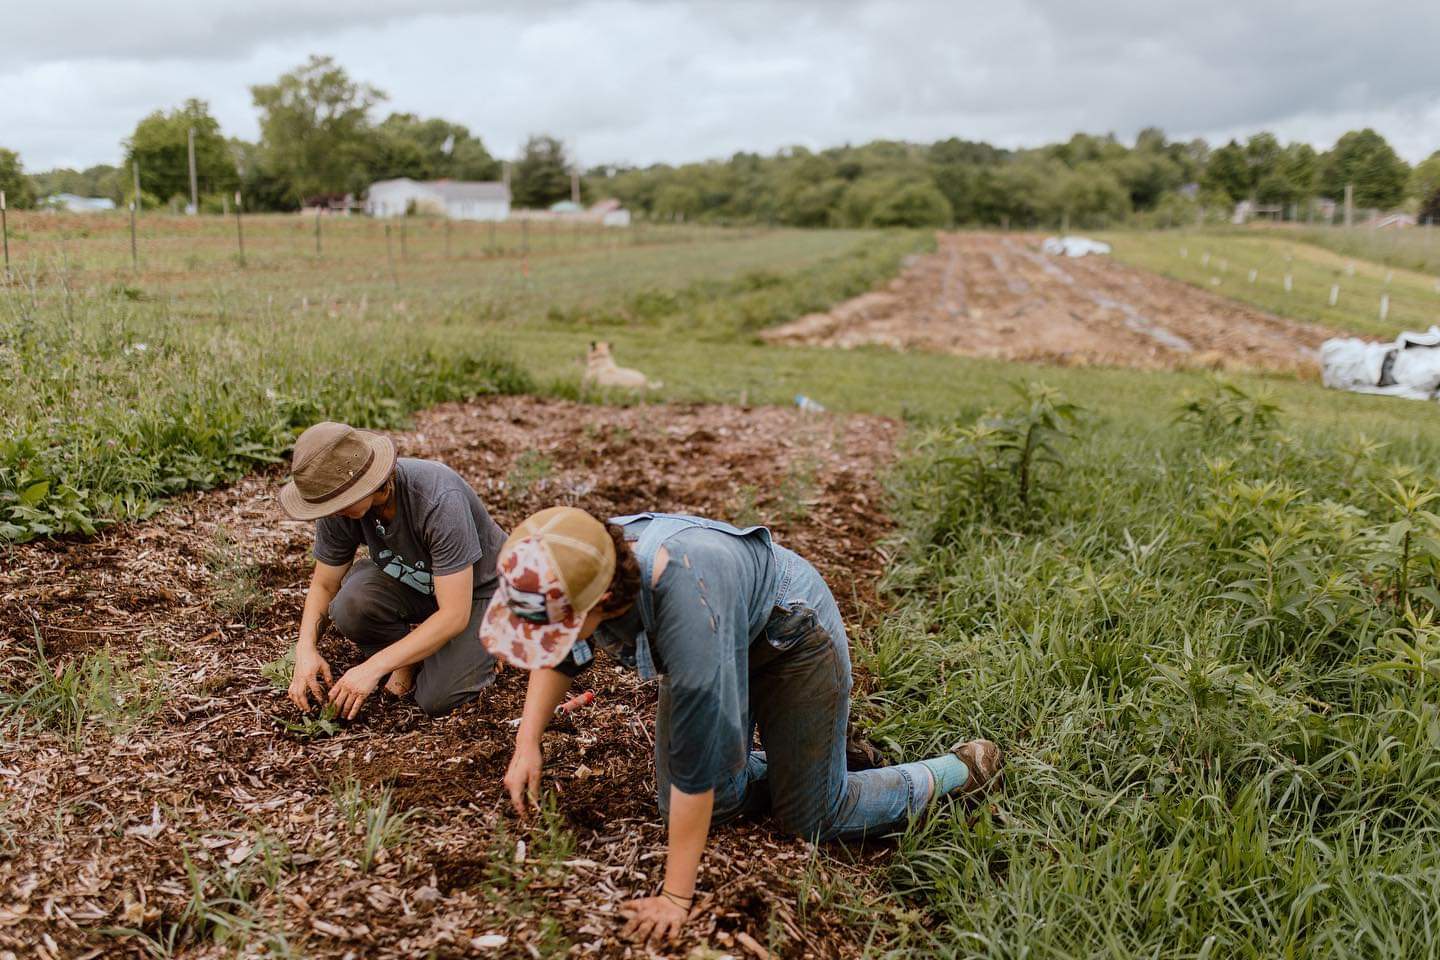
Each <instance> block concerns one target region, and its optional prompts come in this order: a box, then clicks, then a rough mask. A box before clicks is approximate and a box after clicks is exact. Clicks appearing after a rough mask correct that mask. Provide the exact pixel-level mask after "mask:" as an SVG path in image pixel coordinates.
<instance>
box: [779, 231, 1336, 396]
mask: <svg viewBox="0 0 1440 960" xmlns="http://www.w3.org/2000/svg"><path fill="white" fill-rule="evenodd" d="M1042 239H1043V237H1042V236H1040V235H1025V234H985V233H956V234H941V235H939V238H938V242H939V247H938V249H937V250H936V252H935V253H933V254H928V255H925V256H922V257H919V258H917V259H916V260H915V261H914V262H913V263H912V264H911V265H910V266H909V267H907V268H906V269H905V270H904V271H903V272H902V273H901V274H900V276H898V277H896V278H895V279H894V280H892V281H891V282H890V284H889V285H888V286H887V287H886V288H885V289H883V290H878V291H874V292H871V293H867V294H863V295H862V296H859V297H856V298H855V299H853V300H849V301H847V302H845V303H843V304H841V305H840V306H838V307H836V308H834V309H833V310H831V311H830V312H828V313H815V314H809V315H807V316H804V317H801V318H799V319H798V320H795V321H792V322H791V323H787V324H784V325H782V326H779V327H775V328H772V329H770V330H767V331H765V332H764V333H762V334H761V336H762V337H763V338H764V339H765V340H767V341H769V342H771V343H804V344H818V345H823V346H832V347H842V348H851V347H859V346H875V345H878V346H886V347H892V348H894V349H896V350H911V349H924V350H937V351H942V352H946V353H955V354H962V355H966V356H977V357H994V358H997V359H1002V360H1021V361H1031V362H1038V363H1053V364H1061V365H1073V366H1118V367H1138V368H1143V369H1178V368H1185V367H1204V368H1210V369H1247V370H1278V371H1290V372H1297V373H1306V374H1309V375H1312V376H1313V375H1314V370H1315V365H1316V357H1317V353H1316V351H1317V349H1318V347H1319V345H1320V344H1321V342H1323V341H1324V340H1325V339H1327V338H1328V337H1331V336H1335V335H1336V333H1335V332H1333V331H1329V330H1326V329H1324V328H1322V327H1319V326H1316V325H1314V324H1304V323H1299V322H1296V321H1293V320H1287V319H1284V318H1282V317H1277V316H1274V315H1273V314H1269V313H1265V312H1264V311H1261V310H1257V309H1255V308H1253V307H1249V306H1246V305H1244V304H1241V303H1238V302H1236V301H1233V300H1228V299H1226V298H1224V297H1221V296H1217V295H1215V294H1212V293H1210V292H1208V291H1205V290H1201V289H1198V288H1196V287H1192V286H1189V285H1188V284H1184V283H1181V282H1179V281H1178V280H1171V279H1168V278H1166V277H1161V276H1158V275H1156V274H1152V273H1149V272H1147V271H1144V270H1139V269H1136V268H1134V267H1129V266H1125V265H1124V264H1121V263H1118V262H1116V261H1115V260H1113V259H1111V258H1110V257H1107V256H1103V255H1102V256H1088V257H1083V258H1075V259H1071V258H1068V257H1063V256H1060V257H1056V256H1050V255H1047V254H1045V253H1043V252H1042V251H1041V249H1040V242H1041V240H1042Z"/></svg>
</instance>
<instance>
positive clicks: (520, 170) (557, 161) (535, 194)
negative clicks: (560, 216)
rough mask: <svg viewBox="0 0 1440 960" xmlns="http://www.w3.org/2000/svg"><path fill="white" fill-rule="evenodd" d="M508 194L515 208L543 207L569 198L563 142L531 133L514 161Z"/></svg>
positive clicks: (567, 162) (568, 162) (567, 171)
mask: <svg viewBox="0 0 1440 960" xmlns="http://www.w3.org/2000/svg"><path fill="white" fill-rule="evenodd" d="M510 195H511V197H512V199H513V200H514V202H515V206H517V207H529V208H532V209H543V208H545V207H548V206H550V204H552V203H554V202H556V201H557V200H568V199H569V198H570V161H569V160H568V159H567V158H566V156H565V145H564V144H563V143H561V142H560V141H559V140H557V139H556V138H554V137H551V136H547V135H545V134H536V135H532V136H531V137H530V139H528V140H526V141H525V150H524V152H523V153H521V155H520V160H519V162H518V163H516V164H515V175H514V176H513V177H512V178H511V182H510Z"/></svg>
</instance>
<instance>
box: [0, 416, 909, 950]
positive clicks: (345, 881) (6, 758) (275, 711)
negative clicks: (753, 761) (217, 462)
mask: <svg viewBox="0 0 1440 960" xmlns="http://www.w3.org/2000/svg"><path fill="white" fill-rule="evenodd" d="M898 433H899V428H898V426H897V425H896V424H895V423H893V422H891V421H887V420H883V419H879V418H873V417H849V418H843V419H842V418H832V417H828V416H821V417H815V416H807V415H804V414H801V413H799V412H796V411H791V410H781V409H772V408H764V409H739V408H729V407H699V406H695V407H678V406H636V407H630V408H607V407H591V406H582V405H578V404H573V403H564V402H558V401H546V400H537V399H531V398H499V399H494V400H487V401H483V402H477V403H473V404H465V405H448V406H444V407H440V408H437V409H435V410H432V411H430V412H428V413H426V414H423V415H421V416H420V417H419V418H418V419H417V424H416V429H415V430H414V431H413V432H411V433H408V434H404V435H399V436H397V437H396V440H397V443H398V446H399V448H400V450H401V453H402V455H407V456H419V457H433V458H435V459H439V460H442V461H444V462H446V463H448V464H450V465H451V466H453V467H454V468H455V469H456V470H458V471H459V472H460V473H461V474H462V475H463V476H465V477H466V478H467V479H468V480H469V481H470V482H471V483H472V484H473V485H474V486H475V488H476V490H477V491H478V492H479V493H480V495H481V498H482V499H483V500H485V502H486V504H487V505H488V506H489V508H490V509H491V511H492V512H493V513H494V515H495V516H496V518H497V520H498V521H499V522H500V523H501V525H502V526H504V527H506V528H509V527H511V526H513V525H514V524H515V523H517V522H518V521H519V520H520V519H522V518H523V517H524V516H525V515H526V514H528V513H530V512H531V511H533V510H536V509H539V508H541V507H543V506H549V505H553V504H555V503H572V504H576V505H578V506H582V507H584V508H586V509H589V510H591V511H592V512H594V513H596V514H597V515H602V516H603V515H609V514H618V513H629V512H635V511H639V510H644V509H664V510H668V511H676V512H696V513H701V514H707V515H711V516H718V517H725V518H731V519H735V520H737V521H757V520H760V521H764V522H766V523H768V524H769V525H770V526H771V527H772V529H773V530H774V531H775V534H776V538H777V540H779V541H780V542H782V543H784V544H786V545H787V546H790V547H792V548H794V549H796V550H797V551H798V552H800V553H801V554H802V555H805V556H807V557H809V558H811V559H812V560H813V561H814V562H815V563H816V565H817V566H818V567H819V568H820V569H821V571H822V573H824V575H825V576H826V578H827V580H828V581H829V582H830V583H831V584H832V586H833V587H834V588H835V593H836V595H837V598H838V599H839V601H840V604H841V607H842V609H843V611H844V613H845V616H846V618H847V621H848V622H850V623H852V624H855V625H856V626H857V627H858V626H859V625H860V623H861V621H862V620H863V619H864V617H865V615H866V610H867V609H868V606H869V604H870V603H871V602H872V601H873V598H874V584H875V582H876V579H877V577H878V575H879V573H880V571H881V567H882V563H883V558H882V557H881V555H880V553H879V551H878V549H877V543H878V542H879V540H880V539H881V538H883V537H884V536H885V535H886V534H887V533H888V531H889V529H890V521H889V519H888V517H887V516H886V515H885V512H884V506H883V503H884V499H883V498H884V495H883V491H882V488H881V485H880V481H879V478H878V474H879V473H880V472H881V471H883V469H884V468H885V466H886V465H887V463H888V462H889V459H890V457H891V456H892V450H893V444H894V442H895V439H896V437H897V436H898ZM279 478H280V474H279V472H278V471H277V472H273V473H271V474H268V475H264V476H257V477H253V478H250V479H248V480H246V481H243V482H241V483H239V484H237V485H235V486H234V487H231V488H228V489H225V490H219V491H213V492H210V493H205V494H199V495H193V496H188V497H185V498H181V499H180V500H178V501H176V502H175V503H174V504H172V505H171V506H169V507H168V508H167V509H166V510H164V511H163V512H162V513H160V514H159V515H157V516H156V517H155V518H154V519H152V520H151V521H148V522H145V523H139V524H132V525H127V526H123V527H119V528H116V529H112V530H110V531H107V532H105V533H104V534H103V535H101V536H99V537H97V538H95V539H93V540H90V541H86V542H75V541H71V542H46V543H37V544H31V545H27V546H25V547H22V548H17V549H14V550H12V551H10V552H9V553H8V554H7V555H6V556H5V558H4V564H3V569H0V609H3V611H4V616H3V617H0V647H3V650H4V655H5V659H4V663H3V665H0V685H3V686H4V687H6V688H8V689H11V690H17V689H21V688H23V687H24V686H25V685H27V684H28V683H30V682H32V681H33V677H30V676H29V675H28V674H27V672H26V671H27V669H28V668H27V667H26V665H25V663H24V658H25V657H26V656H27V655H28V654H29V653H30V652H31V651H33V650H34V649H35V647H36V643H37V639H38V640H39V641H40V642H43V644H44V645H45V649H46V652H47V654H48V655H49V656H50V658H51V664H52V666H54V667H55V668H56V669H61V668H64V667H66V666H71V667H73V666H75V665H77V664H80V663H81V662H82V659H83V658H84V657H85V656H86V655H94V654H98V653H99V652H100V651H102V650H104V651H108V654H109V656H110V657H111V658H112V659H113V661H114V663H115V664H116V673H117V676H120V677H125V676H130V675H132V674H138V675H142V676H144V677H145V678H146V679H143V680H142V681H141V682H140V683H139V685H138V686H136V687H134V688H133V689H131V688H130V687H129V686H128V685H127V684H125V683H124V682H123V680H122V681H120V682H117V683H116V685H115V688H114V689H115V690H116V691H117V692H119V693H121V694H122V695H123V696H128V698H129V699H128V701H127V703H128V706H129V707H131V708H135V710H136V716H135V719H134V720H133V722H131V723H128V724H127V723H120V724H118V725H116V726H113V727H112V728H109V729H105V728H102V727H99V726H97V725H96V724H94V723H92V724H89V725H87V726H85V727H84V728H82V729H81V730H80V731H79V733H78V734H75V735H73V736H67V735H66V734H65V733H64V732H62V731H56V730H53V729H52V730H35V729H32V730H28V731H25V732H23V733H22V732H20V731H19V730H18V728H13V727H12V728H11V732H10V733H9V735H7V736H6V737H5V739H4V741H3V743H0V784H3V791H4V792H3V801H0V948H3V949H0V956H3V955H4V953H3V950H6V949H8V950H10V951H14V952H16V953H18V954H19V955H23V956H28V955H31V951H35V952H36V953H37V954H38V955H40V956H50V957H62V956H63V957H79V956H94V957H98V956H137V957H138V956H147V955H151V954H150V953H148V952H147V951H146V950H145V948H144V947H143V946H142V943H141V939H142V936H143V937H148V938H151V939H152V940H154V941H156V942H157V943H158V942H163V941H164V940H165V937H166V935H167V931H169V930H171V929H173V928H174V926H175V925H176V924H183V925H184V927H183V929H185V930H186V931H188V932H187V933H186V934H185V935H184V936H182V937H181V939H180V940H179V941H178V942H177V943H176V944H175V945H174V955H176V956H188V957H209V956H229V955H232V952H233V951H232V947H233V946H234V945H235V944H240V943H244V944H247V945H248V946H247V947H246V948H245V949H246V951H247V952H248V954H250V955H261V954H265V951H269V953H268V954H265V955H284V954H283V950H282V948H283V949H288V950H289V951H291V953H292V954H294V955H304V956H314V957H413V956H436V957H459V956H472V955H485V956H492V955H493V956H541V955H550V954H553V953H554V952H555V951H556V950H557V949H560V948H561V947H563V945H564V944H566V943H568V944H570V945H571V946H570V950H571V952H572V953H575V954H588V955H604V956H622V955H643V954H644V953H645V952H646V951H645V950H643V949H637V948H633V947H630V946H628V945H626V944H623V943H621V942H620V941H619V940H618V932H619V928H620V923H619V921H618V918H617V914H616V909H617V907H618V905H619V904H620V903H621V902H623V901H624V900H625V899H628V898H629V897H632V896H635V895H639V894H643V893H648V892H651V891H652V890H653V888H654V886H655V884H656V883H657V882H658V880H659V878H660V876H661V869H662V866H663V857H664V837H663V834H662V831H661V828H660V826H659V824H658V822H657V820H656V814H655V808H654V780H653V772H652V762H651V752H652V749H653V731H652V726H651V720H652V717H653V708H654V690H653V689H652V688H651V687H649V686H646V685H642V684H640V683H638V682H637V681H636V680H635V679H634V677H633V676H632V675H630V674H627V673H623V672H621V671H619V670H617V669H614V668H613V667H611V666H609V665H608V664H602V665H601V666H599V667H597V669H595V670H592V671H591V672H590V673H589V674H587V675H586V676H585V677H584V678H583V681H582V682H583V684H584V685H585V686H587V687H589V688H591V689H594V690H595V691H596V692H597V694H598V699H597V702H596V703H595V704H594V705H593V706H591V707H589V708H586V709H585V710H584V711H583V712H580V713H578V714H576V715H574V716H572V717H567V718H564V719H562V720H558V721H557V722H556V724H555V727H554V732H553V733H552V734H551V735H550V736H549V737H548V738H547V744H546V749H547V782H548V783H549V785H550V787H551V792H550V795H551V798H552V805H553V808H552V811H551V812H550V813H549V814H548V815H547V817H545V818H542V819H540V820H537V821H535V822H532V823H530V824H520V823H518V822H516V821H515V820H514V818H513V817H512V816H510V815H509V814H508V813H507V812H506V802H505V800H504V798H503V796H502V793H503V788H502V786H501V783H500V778H501V776H502V775H503V772H504V769H505V766H506V764H507V763H508V761H509V755H510V748H511V745H512V743H513V738H514V727H513V726H512V724H511V721H512V720H514V719H515V718H517V717H518V716H519V714H520V706H521V703H522V701H523V696H524V682H525V681H524V677H523V676H522V675H521V674H520V673H519V672H517V671H514V670H506V671H502V674H501V677H500V679H499V681H498V682H497V684H496V686H495V687H494V688H492V689H491V690H490V691H488V692H487V694H486V696H484V697H483V698H482V699H481V700H480V701H478V702H476V703H473V704H470V705H468V706H467V707H465V708H462V709H461V710H459V711H457V712H456V713H455V714H454V715H452V716H450V717H447V718H444V719H440V720H432V719H428V718H426V717H424V716H423V715H422V714H421V713H420V712H419V711H418V710H417V709H416V708H415V707H414V705H413V703H411V702H409V701H408V700H406V701H397V700H395V699H394V698H391V697H389V696H388V695H384V694H377V696H376V698H374V699H372V701H371V702H370V703H369V704H367V706H366V710H365V712H364V713H363V714H362V716H361V717H360V718H359V719H358V720H357V721H356V722H355V723H353V724H350V725H348V726H346V727H344V728H343V729H341V731H340V732H339V733H338V734H336V735H334V736H331V737H329V738H325V739H317V740H306V739H305V738H304V737H303V736H301V735H299V734H297V733H296V732H294V731H293V730H292V729H287V727H286V724H287V723H289V724H294V723H296V722H298V721H299V720H300V719H301V718H300V715H299V712H298V711H296V710H295V709H294V708H293V707H292V706H290V705H289V703H288V701H286V700H285V699H284V697H283V696H282V695H281V694H280V693H278V692H277V691H276V690H275V689H274V688H273V687H272V686H271V684H270V683H269V682H268V681H267V680H266V679H265V677H264V675H263V674H262V672H261V667H262V665H263V664H264V663H266V662H267V661H270V660H273V659H275V658H277V657H279V656H281V655H282V654H283V653H285V652H286V651H287V650H288V649H289V647H290V646H291V644H292V643H293V638H294V629H295V626H296V624H297V622H298V617H299V611H300V606H301V603H302V600H303V596H304V590H305V585H306V583H307V582H308V576H309V570H310V566H311V560H310V556H309V549H310V544H311V539H312V534H311V529H310V526H309V525H308V524H299V523H292V522H290V521H287V520H285V519H284V518H283V517H282V516H281V514H280V513H279V510H278V507H277V506H276V505H275V503H274V501H273V495H274V491H275V489H276V485H277V483H278V481H279ZM147 651H148V653H147ZM323 652H324V653H325V655H326V656H327V659H329V661H330V663H331V665H332V667H333V668H335V672H336V675H337V676H338V675H339V672H340V671H343V670H344V669H346V668H347V667H348V666H350V665H352V664H353V663H354V662H355V661H356V660H357V658H358V652H357V651H356V650H355V649H354V647H353V646H352V645H350V644H349V643H348V642H347V641H344V640H343V639H341V638H339V637H337V636H335V635H334V634H333V633H332V634H330V635H327V637H326V638H325V640H324V644H323ZM89 662H90V663H92V664H93V663H95V662H96V661H95V660H94V659H93V656H92V658H91V660H90V661H89ZM126 691H128V693H127V692H126ZM152 698H153V699H154V700H156V701H158V706H157V707H155V708H154V709H151V710H148V711H147V710H145V709H143V708H142V707H143V704H144V703H145V702H146V701H148V700H151V699H152ZM125 708H126V704H122V705H121V710H122V711H123V709H125ZM82 712H84V709H83V708H82ZM110 712H111V713H114V712H115V711H110ZM347 779H352V780H353V781H355V782H357V783H358V784H359V785H360V786H361V787H362V788H363V789H365V790H367V791H369V792H370V793H371V796H372V797H373V796H374V795H375V791H377V790H378V788H379V787H381V786H386V787H388V788H389V789H390V790H391V795H392V803H393V811H392V812H393V813H394V814H405V815H407V819H405V821H404V822H403V825H402V826H401V827H400V828H398V832H397V833H394V834H391V835H390V837H389V838H388V839H389V840H390V842H389V843H388V844H386V845H379V846H376V845H373V844H372V846H371V848H370V849H369V850H368V851H367V849H366V843H365V833H366V830H367V824H366V822H365V820H364V817H363V815H362V816H360V818H359V822H357V823H351V822H348V821H347V819H346V817H345V815H344V811H345V809H346V804H345V801H344V797H343V793H344V790H343V784H344V783H345V781H346V780H347ZM337 784H338V785H341V786H337ZM337 792H338V793H339V794H340V795H341V796H340V797H339V798H338V799H337ZM547 825H548V826H547ZM369 826H370V827H371V828H374V829H378V828H376V826H375V823H374V822H373V820H372V822H371V823H370V824H369ZM372 832H373V829H372ZM564 836H569V837H571V838H573V846H567V845H566V844H565V843H562V842H560V841H559V840H557V838H559V837H564ZM877 855H879V853H878V851H875V850H873V849H872V850H870V851H859V852H854V851H846V850H842V849H839V848H831V849H827V850H825V851H823V852H822V853H821V854H820V855H819V856H816V855H815V852H814V851H813V850H811V849H810V848H807V847H806V846H805V845H804V844H801V843H797V842H794V841H791V840H789V839H787V838H784V837H780V836H777V835H773V834H772V833H771V832H770V831H769V830H768V828H767V826H766V825H765V824H764V823H763V822H761V823H751V824H744V825H741V826H738V827H734V828H724V829H721V830H719V831H717V832H716V835H715V839H714V842H713V845H712V851H711V852H710V854H709V855H708V856H707V859H706V864H705V867H704V872H703V875H702V878H701V892H702V900H701V903H700V905H699V909H698V912H697V916H696V919H695V920H693V921H692V923H691V925H690V927H689V928H687V932H686V939H685V942H684V943H683V944H680V945H678V946H677V947H675V948H673V949H669V950H666V951H663V953H665V954H666V955H671V954H678V955H681V956H684V955H686V954H688V953H689V952H691V950H692V949H694V948H695V947H697V946H706V947H710V948H715V949H719V950H721V951H727V952H731V953H735V954H737V955H740V954H744V953H745V952H746V951H747V950H750V949H751V946H758V945H760V944H764V945H767V946H768V947H769V948H771V949H773V950H775V951H776V952H777V953H778V954H780V955H795V956H799V955H813V956H851V955H858V954H859V953H860V951H861V949H862V943H861V942H859V940H860V938H863V937H864V936H865V932H866V929H867V928H866V925H864V924H860V923H857V922H855V919H856V918H854V917H852V916H850V915H849V914H848V913H846V912H844V910H845V908H844V907H843V906H837V905H832V904H831V903H830V902H829V901H828V900H825V901H823V902H822V898H821V895H820V892H819V891H820V890H821V889H833V888H839V889H841V890H845V889H849V890H851V891H852V892H854V894H855V896H854V897H853V898H852V899H850V901H849V902H851V903H855V902H860V900H861V899H862V898H863V895H864V891H866V890H867V889H871V885H872V884H874V883H875V882H876V881H875V879H874V873H873V871H872V869H871V868H870V866H869V864H868V861H869V860H873V859H874V857H875V856H877ZM846 899H847V898H845V897H843V896H842V897H841V898H840V903H842V904H843V903H844V902H846ZM802 900H803V902H802ZM202 901H209V906H208V907H205V908H204V909H203V910H202V909H200V907H202V906H203V903H202ZM227 915H228V916H230V918H231V919H230V920H228V921H227V920H225V919H224V917H226V916H227ZM200 916H206V917H208V918H209V920H208V921H207V922H206V923H200V922H198V921H197V920H196V918H197V917H200ZM217 917H219V918H220V919H216V918H217ZM207 924H208V926H207ZM202 927H203V928H205V929H207V933H206V935H205V936H204V937H197V936H195V934H196V932H197V931H198V930H199V929H201V928H202ZM122 929H128V930H130V931H138V933H135V932H132V933H129V934H126V933H121V932H118V931H119V930H122ZM107 930H108V931H109V932H106V931H107ZM227 936H228V937H229V944H228V945H227V943H226V938H227ZM747 944H748V945H747Z"/></svg>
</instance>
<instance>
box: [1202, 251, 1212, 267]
mask: <svg viewBox="0 0 1440 960" xmlns="http://www.w3.org/2000/svg"><path fill="white" fill-rule="evenodd" d="M1200 266H1202V267H1208V266H1210V251H1209V250H1206V251H1205V252H1204V253H1203V254H1201V255H1200Z"/></svg>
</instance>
